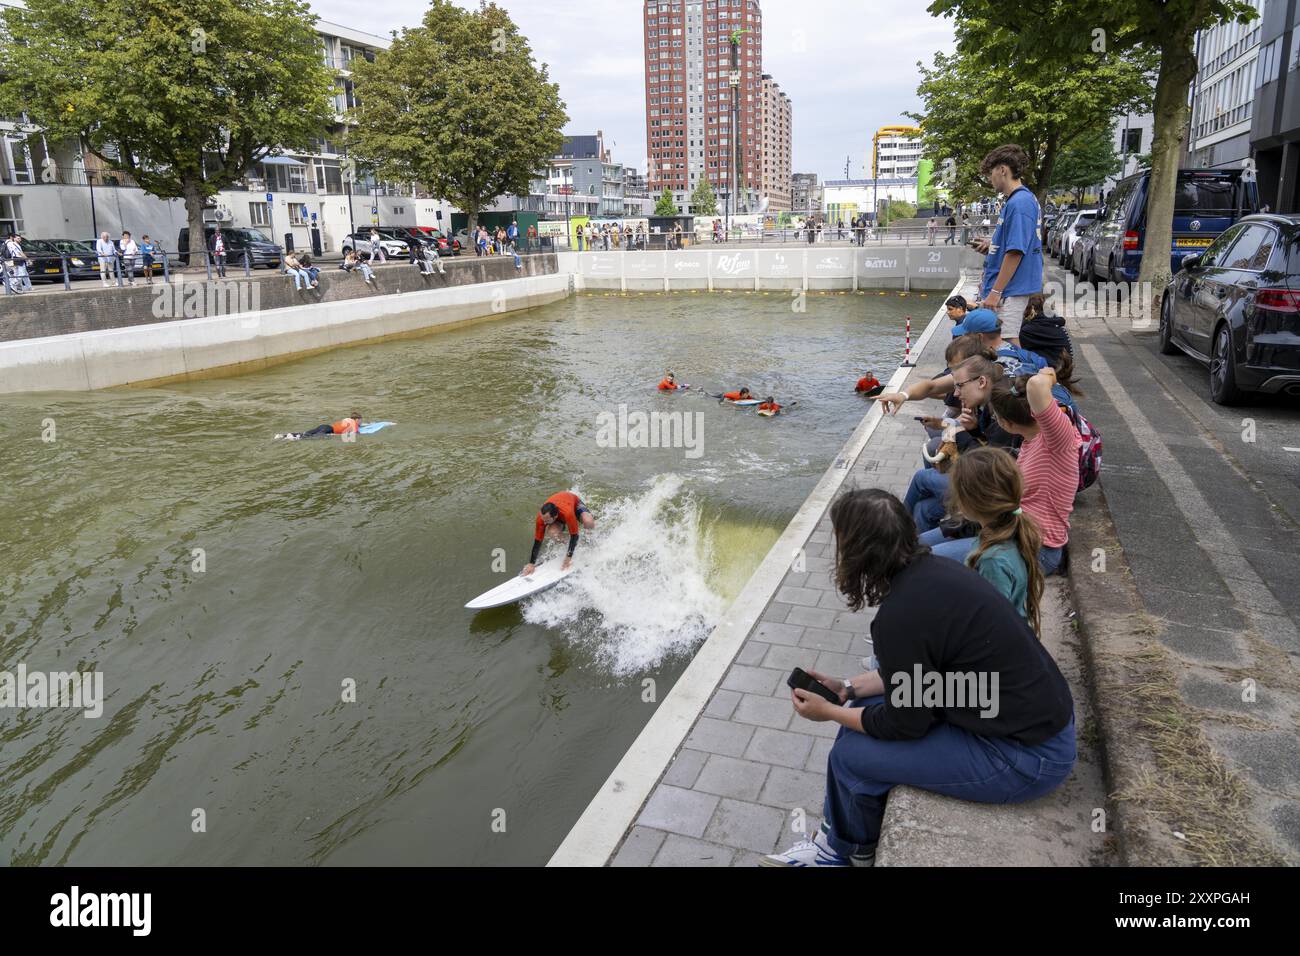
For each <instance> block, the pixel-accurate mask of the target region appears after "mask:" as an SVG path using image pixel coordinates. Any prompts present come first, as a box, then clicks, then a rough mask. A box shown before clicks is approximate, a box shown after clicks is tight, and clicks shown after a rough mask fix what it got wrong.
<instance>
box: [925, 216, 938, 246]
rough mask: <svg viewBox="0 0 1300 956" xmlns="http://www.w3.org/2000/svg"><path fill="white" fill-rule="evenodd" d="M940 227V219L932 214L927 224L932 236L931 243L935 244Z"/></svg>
mask: <svg viewBox="0 0 1300 956" xmlns="http://www.w3.org/2000/svg"><path fill="white" fill-rule="evenodd" d="M938 229H939V220H938V219H936V218H935V217H934V216H931V217H930V221H929V222H927V223H926V224H925V231H926V232H927V233H929V236H930V245H934V234H935V232H936V231H938Z"/></svg>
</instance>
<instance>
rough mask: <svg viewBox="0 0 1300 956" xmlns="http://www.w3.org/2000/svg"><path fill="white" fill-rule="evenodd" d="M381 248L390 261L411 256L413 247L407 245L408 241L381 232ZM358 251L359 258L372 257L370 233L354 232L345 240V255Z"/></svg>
mask: <svg viewBox="0 0 1300 956" xmlns="http://www.w3.org/2000/svg"><path fill="white" fill-rule="evenodd" d="M379 248H380V249H382V250H383V252H384V255H385V256H387V257H388V258H389V259H403V258H405V257H407V256H409V255H410V254H411V247H410V246H408V245H407V244H406V240H404V239H399V238H398V237H397V236H395V235H393V234H392V233H389V232H383V231H381V232H380V233H379ZM353 250H356V253H357V255H359V256H369V255H370V233H368V232H354V233H352V235H350V236H346V237H344V239H343V254H344V255H347V254H348V253H349V252H351V251H353Z"/></svg>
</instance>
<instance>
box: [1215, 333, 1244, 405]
mask: <svg viewBox="0 0 1300 956" xmlns="http://www.w3.org/2000/svg"><path fill="white" fill-rule="evenodd" d="M1210 398H1212V399H1214V403H1215V404H1216V405H1236V404H1237V403H1238V402H1240V401H1241V399H1242V392H1241V389H1239V388H1237V369H1236V366H1235V365H1233V355H1232V333H1231V332H1230V331H1229V330H1228V326H1227V324H1226V323H1225V324H1223V325H1221V326H1219V330H1218V331H1217V332H1215V333H1214V349H1213V351H1212V353H1211V355H1210Z"/></svg>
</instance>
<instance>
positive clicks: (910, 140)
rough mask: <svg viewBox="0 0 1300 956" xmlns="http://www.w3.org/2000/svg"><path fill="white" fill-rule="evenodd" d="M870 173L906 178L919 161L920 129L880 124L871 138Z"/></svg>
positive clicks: (912, 172)
mask: <svg viewBox="0 0 1300 956" xmlns="http://www.w3.org/2000/svg"><path fill="white" fill-rule="evenodd" d="M872 144H873V148H872V156H871V175H872V176H873V177H874V178H878V179H906V178H908V177H909V176H915V175H916V169H917V166H918V164H919V163H920V162H921V155H922V144H921V131H920V130H919V129H917V128H916V127H915V126H882V127H881V128H880V129H878V130H876V135H875V136H874V137H873V138H872Z"/></svg>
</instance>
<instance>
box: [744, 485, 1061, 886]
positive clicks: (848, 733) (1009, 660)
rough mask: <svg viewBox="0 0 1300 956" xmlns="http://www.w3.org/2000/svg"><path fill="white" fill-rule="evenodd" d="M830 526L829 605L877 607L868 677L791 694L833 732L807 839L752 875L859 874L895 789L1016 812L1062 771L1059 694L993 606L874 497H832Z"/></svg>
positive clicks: (987, 593)
mask: <svg viewBox="0 0 1300 956" xmlns="http://www.w3.org/2000/svg"><path fill="white" fill-rule="evenodd" d="M831 525H832V527H833V528H834V531H835V549H836V559H835V564H836V567H835V577H836V582H837V584H838V587H839V590H840V593H842V594H843V595H844V596H845V598H847V600H848V604H849V607H850V608H851V609H852V610H854V611H858V610H861V609H862V608H863V607H864V606H868V605H869V606H872V607H875V608H877V611H876V617H875V620H874V621H873V622H872V624H871V633H872V636H873V638H874V641H875V644H874V646H875V652H876V656H877V659H878V661H879V667H878V669H877V670H872V671H867V672H866V673H863V674H858V675H857V676H855V677H846V678H835V677H830V676H827V675H823V674H817V673H814V672H809V676H811V677H812V678H813V679H814V680H817V681H820V682H821V683H822V684H823V685H825V687H826V688H827V690H828V691H829V692H830V694H831V695H833V696H834V697H836V698H838V703H831V702H830V700H828V699H825V698H823V697H821V696H819V695H818V694H815V693H813V692H811V691H807V690H803V689H802V688H799V689H794V690H792V691H791V694H790V697H791V702H792V704H793V705H794V708H795V711H796V713H798V715H799V716H800V717H802V718H803V719H805V720H815V721H827V720H833V721H835V722H836V723H838V724H840V725H841V726H840V730H839V733H838V735H837V736H836V738H835V743H834V744H833V745H832V747H831V752H830V756H829V758H828V759H827V761H826V796H825V802H824V804H823V810H822V825H821V828H820V830H819V831H818V832H817V833H816V834H815V835H814V836H813V838H812V839H811V840H807V841H804V842H801V843H797V844H795V845H794V846H793V847H791V848H790V849H789V850H787V851H785V852H784V853H774V854H772V855H770V856H767V857H764V858H763V859H762V860H761V861H760V865H763V866H871V865H873V864H874V862H875V854H876V847H877V844H878V842H879V840H880V827H881V822H882V820H883V819H884V816H885V806H886V802H887V801H888V799H889V793H890V791H891V790H892V789H893V788H894V787H895V786H898V785H899V784H905V785H908V786H913V787H919V788H921V789H922V790H929V791H931V792H933V793H940V794H943V795H945V796H949V797H956V798H957V799H960V800H972V801H975V802H978V803H1023V802H1025V801H1028V800H1034V799H1037V798H1038V797H1042V796H1045V795H1046V794H1049V793H1051V792H1052V791H1053V790H1055V789H1056V788H1057V787H1059V786H1060V785H1061V784H1062V783H1064V782H1065V780H1066V779H1067V778H1068V777H1069V776H1070V772H1071V770H1072V769H1073V767H1074V761H1075V756H1076V750H1075V732H1074V701H1073V699H1072V698H1071V696H1070V688H1069V685H1068V684H1066V682H1065V678H1064V677H1062V676H1061V672H1060V670H1059V669H1058V668H1057V666H1056V662H1055V661H1054V660H1052V657H1051V655H1050V654H1049V653H1048V652H1047V650H1046V648H1044V647H1043V645H1042V643H1041V642H1040V641H1039V640H1038V638H1037V636H1036V635H1035V634H1034V632H1033V629H1032V628H1030V626H1029V625H1028V623H1026V621H1025V620H1024V618H1022V617H1021V616H1020V614H1019V612H1018V611H1017V610H1016V608H1014V607H1013V606H1012V605H1011V603H1010V602H1008V601H1007V599H1006V598H1005V597H1003V596H1002V595H1001V594H999V593H998V591H997V590H996V589H995V588H994V587H993V586H992V585H991V584H989V583H988V582H987V581H985V580H984V579H983V578H981V577H980V576H979V575H978V574H976V573H975V572H974V571H972V570H971V569H970V568H968V567H966V566H965V565H962V564H959V563H957V562H955V561H947V560H944V559H943V558H939V557H936V556H934V555H932V554H931V553H930V549H929V548H927V547H925V546H924V545H922V544H919V543H918V542H917V539H916V526H915V525H914V524H913V523H912V519H911V517H910V516H909V515H908V513H907V510H906V509H905V508H904V507H903V504H902V502H900V501H899V500H898V499H897V498H895V497H894V496H893V495H891V494H889V493H888V492H886V491H884V490H882V489H879V488H871V489H865V490H861V491H854V492H850V493H849V494H847V495H844V496H843V497H841V498H840V499H839V500H838V501H836V502H835V504H834V505H832V506H831ZM936 594H941V595H943V596H944V600H942V601H936V600H935V599H934V597H935V595H936Z"/></svg>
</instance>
